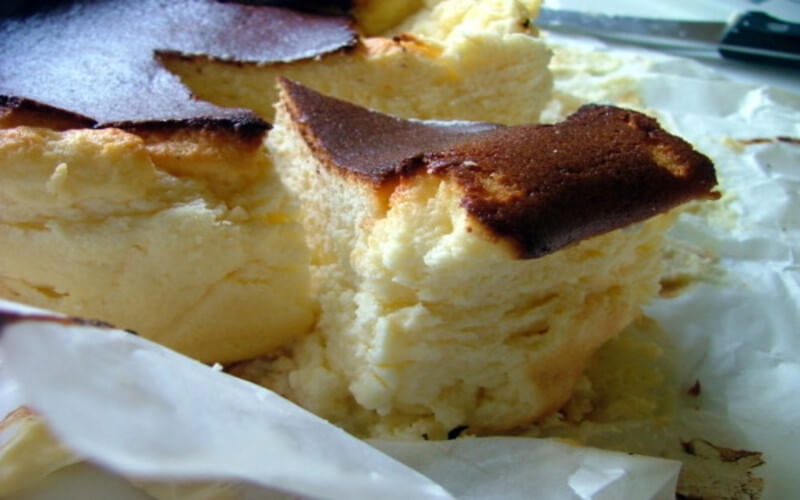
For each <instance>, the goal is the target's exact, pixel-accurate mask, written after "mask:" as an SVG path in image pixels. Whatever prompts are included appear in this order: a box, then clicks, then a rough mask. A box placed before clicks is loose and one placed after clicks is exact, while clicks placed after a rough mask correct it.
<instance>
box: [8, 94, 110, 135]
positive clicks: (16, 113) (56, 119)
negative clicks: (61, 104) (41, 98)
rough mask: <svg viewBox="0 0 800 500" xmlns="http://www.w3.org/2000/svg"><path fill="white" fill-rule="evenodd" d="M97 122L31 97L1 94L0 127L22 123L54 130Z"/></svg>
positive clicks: (91, 124) (92, 124) (86, 125)
mask: <svg viewBox="0 0 800 500" xmlns="http://www.w3.org/2000/svg"><path fill="white" fill-rule="evenodd" d="M96 124H97V122H95V121H94V120H92V119H91V118H88V117H86V116H82V115H79V114H77V113H72V112H70V111H66V110H63V109H58V108H54V107H52V106H48V105H46V104H42V103H40V102H36V101H34V100H31V99H24V98H19V97H9V96H3V95H0V129H3V128H13V127H18V126H20V125H27V126H29V127H44V128H50V129H53V130H69V129H73V128H88V127H93V126H94V125H96Z"/></svg>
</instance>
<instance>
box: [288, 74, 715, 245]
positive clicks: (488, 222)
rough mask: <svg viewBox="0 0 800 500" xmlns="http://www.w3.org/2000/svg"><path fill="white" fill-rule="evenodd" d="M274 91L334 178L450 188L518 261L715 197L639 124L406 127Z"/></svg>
mask: <svg viewBox="0 0 800 500" xmlns="http://www.w3.org/2000/svg"><path fill="white" fill-rule="evenodd" d="M280 86H281V88H282V93H283V96H284V104H285V105H286V107H287V109H288V110H289V113H290V114H291V116H292V119H293V120H294V121H295V122H296V124H297V126H298V129H299V131H300V133H301V134H302V135H303V137H304V139H305V141H306V142H307V143H308V144H309V146H310V147H311V149H312V151H314V153H315V155H317V156H318V158H319V159H320V160H321V161H322V162H323V163H324V164H326V165H328V167H329V168H331V169H336V170H338V171H340V172H342V173H343V174H345V175H348V176H355V177H356V178H357V179H360V180H362V181H366V182H369V183H371V184H372V185H373V186H375V188H376V189H377V188H379V187H383V186H386V185H389V184H392V183H395V182H401V181H402V179H403V178H405V177H409V176H413V175H425V174H429V175H439V176H445V177H447V178H448V179H450V180H452V181H454V182H456V183H458V185H460V186H461V189H462V191H463V193H464V194H463V198H462V201H461V204H462V206H463V207H464V208H465V209H466V210H467V211H468V213H469V214H471V215H472V216H473V217H474V218H476V219H477V220H479V221H480V222H481V223H482V224H483V225H484V226H485V227H486V228H488V229H489V230H490V231H491V233H492V234H494V235H495V236H497V237H499V238H502V239H503V240H506V241H508V242H510V243H511V244H512V245H513V246H514V247H515V248H516V249H517V252H518V254H519V256H520V257H523V258H534V257H540V256H542V255H546V254H548V253H551V252H553V251H555V250H558V249H559V248H562V247H564V246H566V245H569V244H570V243H574V242H577V241H580V240H582V239H585V238H588V237H591V236H595V235H598V234H602V233H605V232H608V231H611V230H614V229H618V228H621V227H625V226H627V225H630V224H632V223H635V222H639V221H642V220H645V219H647V218H649V217H652V216H654V215H656V214H658V213H661V212H665V211H667V210H669V209H671V208H673V207H675V206H677V205H679V204H681V203H684V202H687V201H690V200H694V199H715V198H718V196H719V195H718V193H716V192H714V191H713V189H714V187H715V186H716V175H715V173H714V167H713V165H712V163H711V161H710V160H709V159H708V158H707V157H705V156H704V155H702V154H700V153H698V152H697V151H695V150H694V149H693V148H692V146H691V145H689V144H688V143H687V142H686V141H684V140H682V139H680V138H679V137H676V136H674V135H671V134H669V133H667V132H665V131H664V130H663V129H661V127H660V126H659V125H658V123H657V122H656V120H654V119H653V118H650V117H648V116H646V115H644V114H641V113H638V112H635V111H630V110H625V109H620V108H617V107H613V106H597V105H589V106H584V107H582V108H581V109H580V110H579V111H577V112H576V113H575V114H573V115H572V116H570V117H569V118H567V120H565V121H564V122H561V123H558V124H555V125H526V126H517V127H504V126H501V125H495V124H489V123H467V122H430V121H429V122H423V121H413V120H411V121H410V120H402V119H398V118H395V117H392V116H388V115H384V114H381V113H378V112H375V111H370V110H367V109H364V108H361V107H359V106H355V105H353V104H349V103H346V102H343V101H340V100H337V99H334V98H331V97H327V96H324V95H321V94H319V93H316V92H314V91H313V90H310V89H308V88H306V87H303V86H302V85H300V84H298V83H295V82H292V81H290V80H286V79H281V81H280Z"/></svg>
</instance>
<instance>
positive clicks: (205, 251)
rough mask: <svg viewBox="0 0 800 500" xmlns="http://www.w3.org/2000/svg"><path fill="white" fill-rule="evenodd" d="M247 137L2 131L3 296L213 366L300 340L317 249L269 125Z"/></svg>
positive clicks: (179, 130) (163, 128)
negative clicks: (100, 323) (306, 234)
mask: <svg viewBox="0 0 800 500" xmlns="http://www.w3.org/2000/svg"><path fill="white" fill-rule="evenodd" d="M41 124H42V123H41V122H38V123H37V125H41ZM217 125H219V124H217ZM251 132H252V133H250V134H249V135H248V134H244V133H243V132H242V131H241V130H237V131H234V130H230V129H226V128H224V127H221V126H215V124H214V123H208V124H206V127H205V128H203V127H198V128H192V127H188V128H187V127H184V126H177V127H173V126H172V125H169V124H150V125H147V126H145V125H142V126H139V127H137V129H136V133H133V132H131V131H123V130H120V129H116V128H107V129H87V128H81V129H74V130H66V131H55V130H51V129H48V128H43V127H41V126H37V127H29V126H23V125H19V126H16V127H14V128H9V129H0V180H1V182H0V241H2V244H1V245H0V296H2V297H4V298H8V299H11V300H15V301H18V302H23V303H27V304H33V305H36V306H39V307H43V308H47V309H51V310H54V311H62V312H65V313H68V314H72V315H79V316H84V317H92V318H101V319H103V320H106V321H110V322H112V323H114V324H116V325H120V326H121V327H124V328H130V329H134V330H136V331H138V332H140V333H141V334H142V335H144V336H146V337H148V338H151V339H153V340H156V341H158V342H160V343H163V344H165V345H167V346H169V347H172V348H174V349H176V350H178V351H180V352H183V353H185V354H188V355H190V356H192V357H195V358H197V359H200V360H203V361H207V362H216V361H219V362H226V361H234V360H240V359H245V358H248V357H252V356H257V355H260V354H265V353H268V352H270V351H272V350H273V349H275V348H276V347H278V346H280V345H282V344H283V343H285V342H287V341H288V339H290V338H292V337H293V336H297V335H301V334H302V333H303V332H305V331H307V330H308V328H309V327H310V325H311V323H312V321H313V316H314V312H313V306H312V303H311V298H310V296H309V289H308V283H309V274H308V252H307V250H306V247H305V243H304V241H303V235H302V230H301V227H300V225H299V223H298V221H297V218H296V215H295V212H296V204H295V202H294V201H293V199H292V198H291V197H290V195H289V194H288V193H287V192H286V190H285V188H283V187H282V185H281V183H280V181H279V180H278V179H277V178H276V175H275V172H274V170H272V168H271V165H270V163H269V161H268V158H267V156H266V154H265V152H264V147H263V144H262V140H263V135H264V133H265V127H263V126H262V127H260V129H258V130H252V131H251Z"/></svg>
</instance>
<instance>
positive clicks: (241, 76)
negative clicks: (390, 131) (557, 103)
mask: <svg viewBox="0 0 800 500" xmlns="http://www.w3.org/2000/svg"><path fill="white" fill-rule="evenodd" d="M421 3H422V2H420V6H421ZM525 3H536V2H521V1H519V0H494V1H492V2H484V1H477V0H459V1H453V0H448V1H444V2H437V1H430V2H426V7H425V8H424V9H422V10H420V11H419V12H418V13H417V14H415V15H414V16H413V18H411V19H409V20H408V21H407V22H404V23H403V24H402V31H401V32H394V33H393V34H392V35H391V36H374V37H359V38H358V39H357V41H356V42H355V44H354V46H352V47H343V48H342V49H340V50H336V51H330V52H326V53H324V54H319V55H318V57H317V58H314V59H308V58H301V59H296V60H291V61H275V62H270V61H263V60H258V59H248V58H242V57H237V58H234V59H231V58H220V57H216V56H214V54H213V53H209V52H205V53H191V52H186V51H175V50H158V51H157V57H158V60H159V61H160V62H161V64H163V65H164V67H166V68H167V69H169V70H170V71H171V72H172V73H174V74H175V75H178V76H179V77H180V79H181V81H182V82H183V83H184V84H185V85H186V86H187V87H189V88H190V89H191V90H192V92H193V93H194V95H196V96H198V97H200V98H202V99H204V100H207V101H209V102H212V103H215V104H217V105H220V106H228V107H245V108H247V109H251V110H254V111H255V112H256V113H258V114H259V115H260V116H262V117H263V118H264V119H266V120H267V121H271V120H272V117H273V113H274V106H273V105H274V103H275V101H276V99H277V95H276V93H275V91H274V88H275V87H274V82H275V78H276V77H277V76H284V77H287V78H291V79H292V80H295V81H298V82H301V83H303V84H304V85H306V86H308V87H311V88H313V89H315V90H317V91H318V92H322V93H325V94H327V95H331V96H334V97H338V98H340V99H343V100H346V101H349V102H353V103H356V104H359V105H361V106H366V107H369V108H374V109H377V110H380V111H383V112H385V113H389V114H393V115H397V116H401V117H405V118H424V119H428V118H429V119H444V120H481V121H498V122H501V123H505V124H520V123H533V122H538V121H539V115H540V113H541V111H542V109H543V108H544V107H545V105H546V103H547V102H548V100H549V99H550V96H551V89H552V86H553V81H552V77H551V74H550V71H549V70H548V69H547V65H548V63H549V61H550V51H549V50H548V48H547V47H546V46H545V44H544V42H543V41H542V40H541V39H539V38H538V37H536V36H532V35H533V34H534V30H533V28H532V26H531V24H530V16H531V14H530V13H529V11H528V9H527V8H526V7H525V6H524V4H525ZM356 4H357V5H356V14H359V13H360V12H361V10H360V9H368V10H369V11H370V12H373V11H374V12H375V13H380V14H381V15H388V14H391V17H393V18H395V19H396V18H397V16H398V15H399V14H402V13H404V12H405V11H406V10H405V9H406V8H407V7H408V8H410V7H412V5H410V3H409V5H406V4H405V3H402V2H356ZM415 8H416V7H415ZM367 17H370V16H367ZM366 22H369V23H371V21H368V20H367V21H366ZM520 102H524V103H525V105H524V106H520V105H518V104H519V103H520Z"/></svg>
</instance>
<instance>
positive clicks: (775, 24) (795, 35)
mask: <svg viewBox="0 0 800 500" xmlns="http://www.w3.org/2000/svg"><path fill="white" fill-rule="evenodd" d="M534 24H536V25H537V26H539V27H540V28H544V29H546V30H550V31H554V32H555V31H557V32H570V33H581V34H586V35H591V36H595V37H597V38H601V39H605V40H610V41H614V42H622V43H632V44H636V45H641V46H646V47H651V48H658V49H662V50H667V51H673V52H679V53H681V54H683V55H689V56H700V57H703V56H710V55H714V56H716V54H721V55H722V56H724V57H729V58H733V59H742V60H747V61H753V62H770V63H774V64H775V63H776V64H780V65H783V66H789V67H793V68H800V24H797V23H790V22H787V21H783V20H780V19H777V18H775V17H772V16H770V15H768V14H765V13H763V12H754V11H751V12H745V13H742V14H740V15H738V16H736V17H735V18H734V19H733V20H732V21H731V22H730V23H722V22H713V21H682V20H671V19H664V20H662V19H649V18H641V17H631V16H609V15H604V14H590V13H586V12H579V11H573V10H563V9H548V8H542V9H541V11H540V13H539V17H538V18H537V19H535V20H534Z"/></svg>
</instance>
